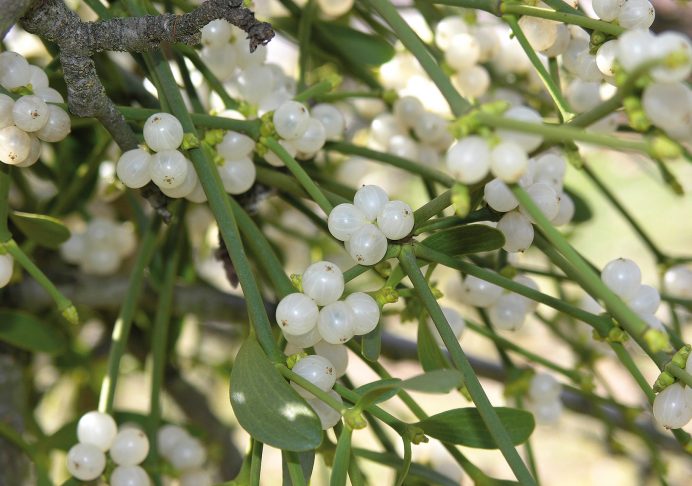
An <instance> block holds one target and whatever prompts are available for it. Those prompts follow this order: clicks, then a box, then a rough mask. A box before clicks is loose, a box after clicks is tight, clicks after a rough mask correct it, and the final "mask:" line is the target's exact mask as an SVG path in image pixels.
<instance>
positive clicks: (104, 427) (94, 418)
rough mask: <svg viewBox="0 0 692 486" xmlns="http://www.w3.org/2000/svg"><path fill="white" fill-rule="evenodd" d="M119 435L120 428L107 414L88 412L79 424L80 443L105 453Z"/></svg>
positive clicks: (78, 436) (78, 435)
mask: <svg viewBox="0 0 692 486" xmlns="http://www.w3.org/2000/svg"><path fill="white" fill-rule="evenodd" d="M117 433H118V426H117V425H116V423H115V420H113V417H111V416H110V415H108V414H107V413H101V412H97V411H92V412H88V413H86V414H84V415H83V416H82V418H80V419H79V422H77V438H78V439H79V442H82V443H84V444H91V445H93V446H96V447H98V448H99V449H100V450H102V451H104V452H105V451H107V450H108V449H110V447H111V444H113V440H114V439H115V435H116V434H117Z"/></svg>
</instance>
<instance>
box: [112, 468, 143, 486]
mask: <svg viewBox="0 0 692 486" xmlns="http://www.w3.org/2000/svg"><path fill="white" fill-rule="evenodd" d="M150 484H151V483H150V481H149V476H148V475H147V472H146V471H145V470H144V469H142V468H141V467H139V466H118V467H116V468H115V469H113V472H112V473H111V480H110V486H149V485H150Z"/></svg>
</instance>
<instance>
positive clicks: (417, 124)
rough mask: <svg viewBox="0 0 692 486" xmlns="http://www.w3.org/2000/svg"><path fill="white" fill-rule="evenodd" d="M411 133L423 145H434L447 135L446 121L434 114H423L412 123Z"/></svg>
mask: <svg viewBox="0 0 692 486" xmlns="http://www.w3.org/2000/svg"><path fill="white" fill-rule="evenodd" d="M413 133H415V134H416V137H418V140H420V141H421V142H423V143H428V144H432V143H436V142H438V141H439V140H440V139H442V138H443V137H444V136H445V135H447V133H448V132H447V120H445V119H444V118H442V117H441V116H440V115H437V114H435V113H430V112H425V113H423V114H422V115H420V116H419V117H418V118H416V119H415V120H414V122H413Z"/></svg>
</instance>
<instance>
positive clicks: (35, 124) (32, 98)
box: [12, 95, 48, 132]
mask: <svg viewBox="0 0 692 486" xmlns="http://www.w3.org/2000/svg"><path fill="white" fill-rule="evenodd" d="M12 118H13V120H14V124H15V125H17V128H20V129H22V130H24V131H25V132H35V131H37V130H40V129H41V128H43V126H44V125H45V124H46V123H48V105H47V104H46V102H45V101H43V100H42V99H41V98H39V97H38V96H36V95H27V96H22V97H21V98H19V99H18V100H17V101H15V102H14V106H13V107H12Z"/></svg>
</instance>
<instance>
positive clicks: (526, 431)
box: [416, 407, 535, 449]
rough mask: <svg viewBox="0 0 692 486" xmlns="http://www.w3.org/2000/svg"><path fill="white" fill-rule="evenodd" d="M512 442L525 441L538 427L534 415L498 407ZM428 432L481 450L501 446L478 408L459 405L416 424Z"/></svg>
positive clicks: (451, 441) (442, 438) (438, 437)
mask: <svg viewBox="0 0 692 486" xmlns="http://www.w3.org/2000/svg"><path fill="white" fill-rule="evenodd" d="M495 412H496V413H497V415H498V417H499V418H500V421H501V422H502V426H503V427H504V429H505V430H506V431H507V433H508V434H509V437H510V439H511V440H512V444H514V445H518V444H521V443H523V442H525V441H526V440H527V439H528V438H529V436H530V435H531V433H532V432H533V429H534V427H535V422H534V420H533V415H531V413H529V412H527V411H525V410H519V409H516V408H506V407H495ZM416 425H417V426H418V427H420V428H421V429H423V431H424V432H425V435H428V436H430V437H432V438H434V439H438V440H440V441H442V442H448V443H450V444H457V445H462V446H466V447H475V448H477V449H497V445H496V444H495V441H494V440H493V438H492V436H491V435H490V432H489V431H488V428H487V427H486V426H485V423H484V422H483V419H482V418H481V415H480V413H478V410H477V409H476V408H472V407H470V408H456V409H453V410H448V411H446V412H442V413H439V414H437V415H433V416H431V417H428V418H426V419H424V420H421V421H420V422H418V423H417V424H416Z"/></svg>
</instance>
